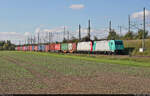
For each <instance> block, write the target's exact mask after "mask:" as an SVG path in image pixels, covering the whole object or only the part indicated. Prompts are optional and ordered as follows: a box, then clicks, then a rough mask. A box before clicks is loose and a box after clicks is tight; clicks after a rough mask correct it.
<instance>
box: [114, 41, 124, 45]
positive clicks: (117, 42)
mask: <svg viewBox="0 0 150 96" xmlns="http://www.w3.org/2000/svg"><path fill="white" fill-rule="evenodd" d="M115 43H116V45H123V42H122V41H115Z"/></svg>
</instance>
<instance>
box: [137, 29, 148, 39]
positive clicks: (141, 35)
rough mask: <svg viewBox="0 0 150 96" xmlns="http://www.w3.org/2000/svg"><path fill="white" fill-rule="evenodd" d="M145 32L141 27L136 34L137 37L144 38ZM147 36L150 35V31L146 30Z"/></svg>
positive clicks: (145, 36)
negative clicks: (149, 33) (149, 32)
mask: <svg viewBox="0 0 150 96" xmlns="http://www.w3.org/2000/svg"><path fill="white" fill-rule="evenodd" d="M143 33H144V30H143V29H139V30H138V34H137V36H136V39H142V38H143ZM147 36H148V31H145V34H144V38H147Z"/></svg>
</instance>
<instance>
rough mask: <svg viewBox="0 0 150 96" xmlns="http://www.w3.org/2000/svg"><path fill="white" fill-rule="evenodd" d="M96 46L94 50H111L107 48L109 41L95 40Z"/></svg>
mask: <svg viewBox="0 0 150 96" xmlns="http://www.w3.org/2000/svg"><path fill="white" fill-rule="evenodd" d="M95 42H96V46H95V51H111V50H110V48H109V41H108V40H105V41H95Z"/></svg>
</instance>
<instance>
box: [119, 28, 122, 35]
mask: <svg viewBox="0 0 150 96" xmlns="http://www.w3.org/2000/svg"><path fill="white" fill-rule="evenodd" d="M119 29H120V36H122V26H119Z"/></svg>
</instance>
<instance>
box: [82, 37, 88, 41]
mask: <svg viewBox="0 0 150 96" xmlns="http://www.w3.org/2000/svg"><path fill="white" fill-rule="evenodd" d="M81 41H90V39H89V36H85V37H83V38H82V40H81Z"/></svg>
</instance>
